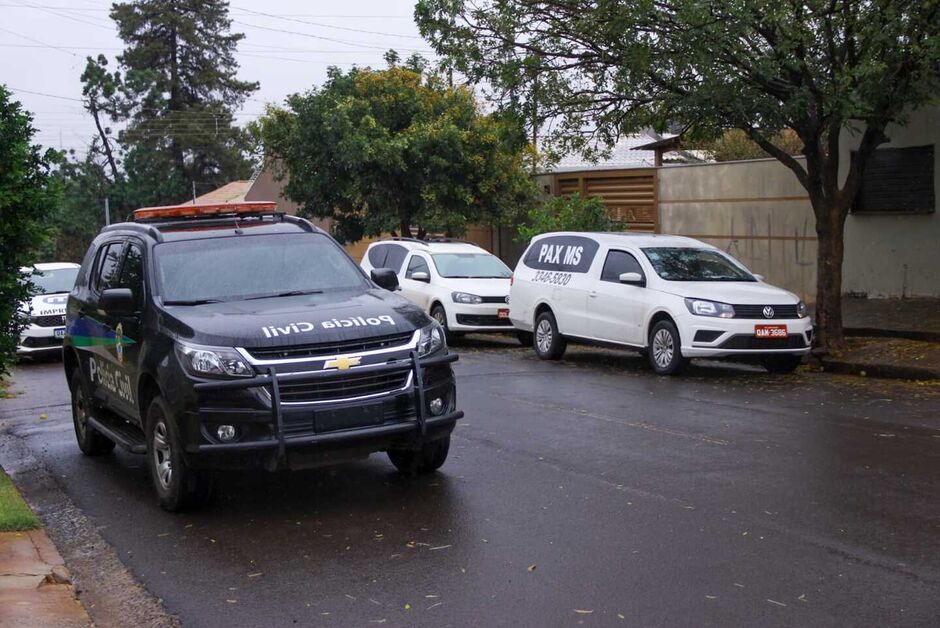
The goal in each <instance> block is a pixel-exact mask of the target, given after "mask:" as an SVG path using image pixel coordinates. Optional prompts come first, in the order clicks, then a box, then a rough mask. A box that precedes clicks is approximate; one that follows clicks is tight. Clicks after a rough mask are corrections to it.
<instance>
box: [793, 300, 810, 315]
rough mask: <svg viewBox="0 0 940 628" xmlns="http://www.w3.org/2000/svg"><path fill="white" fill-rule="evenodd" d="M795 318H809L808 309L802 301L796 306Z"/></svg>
mask: <svg viewBox="0 0 940 628" xmlns="http://www.w3.org/2000/svg"><path fill="white" fill-rule="evenodd" d="M796 316H797V318H806V317H807V316H809V308H808V307H806V304H805V303H803V302H802V301H800V302H799V303H797V304H796Z"/></svg>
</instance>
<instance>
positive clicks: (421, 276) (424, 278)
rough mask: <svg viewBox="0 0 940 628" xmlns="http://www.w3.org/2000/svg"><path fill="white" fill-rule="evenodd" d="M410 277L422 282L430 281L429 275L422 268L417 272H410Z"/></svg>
mask: <svg viewBox="0 0 940 628" xmlns="http://www.w3.org/2000/svg"><path fill="white" fill-rule="evenodd" d="M410 278H411V279H413V280H414V281H423V282H424V283H431V276H430V275H428V274H427V273H426V272H424V271H423V270H419V271H417V272H414V273H411V277H410Z"/></svg>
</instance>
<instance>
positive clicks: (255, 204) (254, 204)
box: [134, 201, 277, 220]
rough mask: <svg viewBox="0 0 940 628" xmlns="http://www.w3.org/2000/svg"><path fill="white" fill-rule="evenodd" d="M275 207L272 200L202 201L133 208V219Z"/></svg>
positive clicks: (212, 213)
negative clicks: (198, 202) (200, 202)
mask: <svg viewBox="0 0 940 628" xmlns="http://www.w3.org/2000/svg"><path fill="white" fill-rule="evenodd" d="M275 209H277V203H275V202H274V201H245V202H243V203H204V204H200V205H164V206H162V207H142V208H140V209H135V210H134V220H153V219H159V218H195V217H197V216H215V215H219V214H258V213H263V212H270V211H274V210H275Z"/></svg>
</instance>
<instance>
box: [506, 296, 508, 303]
mask: <svg viewBox="0 0 940 628" xmlns="http://www.w3.org/2000/svg"><path fill="white" fill-rule="evenodd" d="M506 303H507V304H508V303H509V296H508V295H507V296H506Z"/></svg>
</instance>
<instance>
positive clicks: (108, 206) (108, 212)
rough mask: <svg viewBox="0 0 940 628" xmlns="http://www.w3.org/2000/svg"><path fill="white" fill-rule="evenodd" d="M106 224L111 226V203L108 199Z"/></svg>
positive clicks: (105, 214)
mask: <svg viewBox="0 0 940 628" xmlns="http://www.w3.org/2000/svg"><path fill="white" fill-rule="evenodd" d="M104 224H105V225H110V224H111V201H110V199H108V197H105V198H104Z"/></svg>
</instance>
